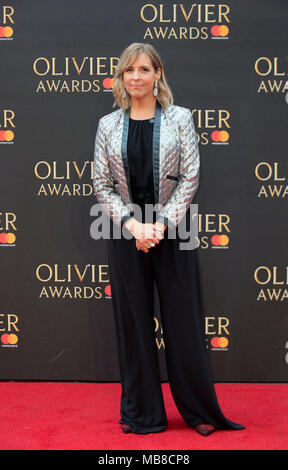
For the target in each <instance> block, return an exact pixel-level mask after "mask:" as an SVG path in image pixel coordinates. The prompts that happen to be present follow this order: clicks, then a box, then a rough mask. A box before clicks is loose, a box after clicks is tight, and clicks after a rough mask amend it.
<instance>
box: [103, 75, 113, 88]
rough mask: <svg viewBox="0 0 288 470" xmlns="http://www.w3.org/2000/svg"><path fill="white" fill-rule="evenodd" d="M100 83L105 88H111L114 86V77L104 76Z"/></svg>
mask: <svg viewBox="0 0 288 470" xmlns="http://www.w3.org/2000/svg"><path fill="white" fill-rule="evenodd" d="M102 85H103V87H104V89H105V90H111V88H113V86H114V78H108V77H107V78H104V80H103V82H102Z"/></svg>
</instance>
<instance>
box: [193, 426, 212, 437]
mask: <svg viewBox="0 0 288 470" xmlns="http://www.w3.org/2000/svg"><path fill="white" fill-rule="evenodd" d="M195 429H196V431H197V432H199V434H201V435H202V436H209V434H211V433H212V432H214V431H215V427H214V426H213V425H212V424H197V426H195Z"/></svg>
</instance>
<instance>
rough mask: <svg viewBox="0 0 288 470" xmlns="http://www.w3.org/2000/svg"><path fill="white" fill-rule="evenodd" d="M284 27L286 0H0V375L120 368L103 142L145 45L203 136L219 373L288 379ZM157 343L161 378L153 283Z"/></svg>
mask: <svg viewBox="0 0 288 470" xmlns="http://www.w3.org/2000/svg"><path fill="white" fill-rule="evenodd" d="M287 24H288V4H287V2H286V0H253V1H251V0H241V1H236V0H230V1H228V0H223V1H221V2H216V1H210V2H208V1H202V0H200V1H199V2H197V3H193V2H191V1H187V0H182V1H181V3H180V2H177V1H175V0H174V1H167V0H166V1H165V2H159V1H152V3H150V2H149V3H148V2H147V3H146V2H145V1H140V0H134V1H129V0H122V1H118V0H110V2H109V4H108V3H107V4H105V3H103V2H101V1H100V0H81V1H80V0H60V1H59V0H50V1H49V2H47V1H45V0H27V1H25V2H23V1H21V0H18V1H17V0H7V1H3V0H2V1H0V63H1V88H0V153H1V156H0V188H1V189H0V194H1V199H0V256H1V265H0V276H1V282H0V357H1V360H0V379H2V380H6V379H8V380H9V379H11V380H13V379H14V380H17V379H22V380H29V379H31V380H79V381H80V380H83V381H90V380H91V381H118V380H119V379H120V376H119V364H118V356H117V343H116V332H115V325H114V316H113V309H112V301H111V290H110V280H109V270H108V265H107V255H106V246H105V241H104V240H95V239H93V238H92V236H91V234H90V228H91V224H92V222H93V220H94V218H93V216H91V214H90V211H91V207H92V206H93V205H94V204H95V202H96V200H95V196H94V195H93V188H92V176H93V151H94V140H95V134H96V130H97V126H98V120H99V118H100V117H102V116H103V115H105V114H108V113H110V112H112V111H114V110H115V109H117V108H112V104H113V101H114V98H113V94H112V89H113V74H114V71H115V66H116V65H117V62H118V59H119V56H120V55H121V53H122V51H123V49H124V48H125V47H127V46H128V45H129V44H130V43H132V42H148V43H150V44H152V45H153V46H155V48H156V49H157V51H158V52H159V53H160V55H161V57H162V59H163V62H164V66H165V71H166V76H167V80H168V83H169V85H170V87H171V89H172V91H173V94H174V98H175V104H178V105H180V106H184V107H186V108H190V109H191V110H192V111H193V116H194V122H195V126H196V130H197V134H198V138H199V147H200V153H201V179H200V188H199V191H198V193H197V197H196V199H195V201H194V202H197V203H198V204H199V247H198V250H197V252H198V259H199V265H200V274H201V280H202V289H203V303H204V314H205V319H206V327H205V328H206V330H205V334H206V340H207V349H208V351H209V356H210V359H211V367H212V371H213V376H214V379H215V381H216V382H287V378H288V328H287V326H288V312H287V299H288V267H287V235H288V230H287V228H288V227H287V195H288V189H287V188H288V186H287V177H288V167H287V143H288V135H287V124H288V81H287V72H288V62H287V36H288V34H287ZM175 295H177V292H175ZM175 313H176V314H177V315H181V312H175ZM191 314H192V313H191ZM192 334H193V332H191V340H192ZM155 341H156V344H157V348H158V354H159V365H160V369H161V374H162V379H163V381H166V380H167V375H166V369H165V341H164V338H163V335H162V331H161V312H160V311H159V307H158V298H157V292H156V293H155Z"/></svg>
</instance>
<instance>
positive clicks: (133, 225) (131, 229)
mask: <svg viewBox="0 0 288 470" xmlns="http://www.w3.org/2000/svg"><path fill="white" fill-rule="evenodd" d="M137 224H139V222H138V220H136V219H135V218H134V217H130V219H128V220H127V221H126V222H125V223H124V224H123V226H124V227H125V228H126V229H127V230H128V231H129V232H130V233H132V235H133V236H134V232H135V228H136V225H137Z"/></svg>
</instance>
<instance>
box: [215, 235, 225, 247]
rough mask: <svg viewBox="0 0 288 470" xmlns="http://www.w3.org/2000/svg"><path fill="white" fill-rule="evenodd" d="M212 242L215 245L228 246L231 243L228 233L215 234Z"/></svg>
mask: <svg viewBox="0 0 288 470" xmlns="http://www.w3.org/2000/svg"><path fill="white" fill-rule="evenodd" d="M211 243H212V245H214V246H227V245H228V243H229V237H228V236H227V235H213V237H212V238H211Z"/></svg>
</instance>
